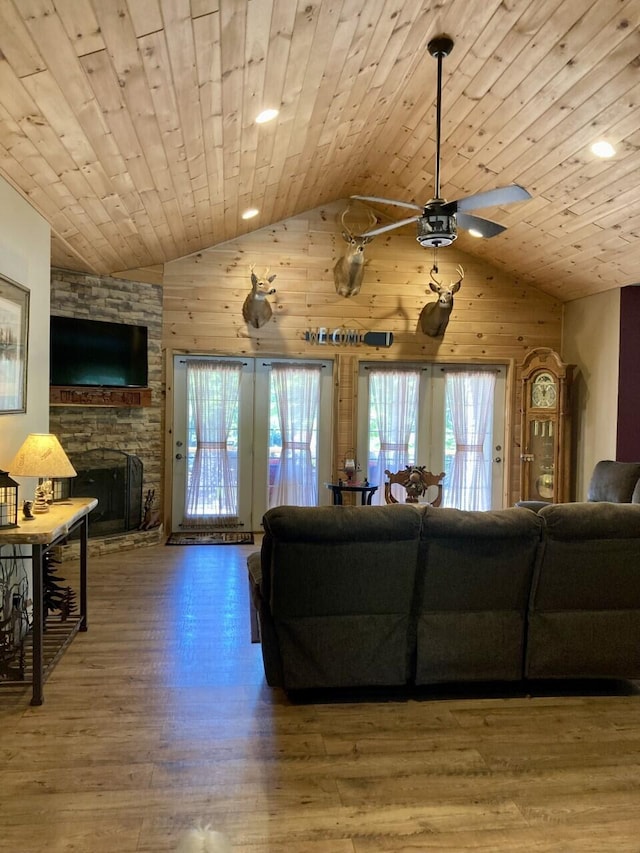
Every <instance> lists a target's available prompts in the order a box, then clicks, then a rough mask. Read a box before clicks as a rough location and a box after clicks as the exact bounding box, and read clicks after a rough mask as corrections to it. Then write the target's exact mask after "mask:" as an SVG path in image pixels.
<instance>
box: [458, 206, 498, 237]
mask: <svg viewBox="0 0 640 853" xmlns="http://www.w3.org/2000/svg"><path fill="white" fill-rule="evenodd" d="M456 222H457V223H458V226H459V227H460V228H464V229H465V230H466V231H477V232H478V233H479V234H480V236H481V237H495V236H496V235H497V234H502V232H503V231H506V230H507V229H506V227H505V226H504V225H498V223H497V222H492V221H491V220H490V219H483V218H482V217H480V216H473V214H471V213H462V212H458V213H456ZM474 236H475V235H474Z"/></svg>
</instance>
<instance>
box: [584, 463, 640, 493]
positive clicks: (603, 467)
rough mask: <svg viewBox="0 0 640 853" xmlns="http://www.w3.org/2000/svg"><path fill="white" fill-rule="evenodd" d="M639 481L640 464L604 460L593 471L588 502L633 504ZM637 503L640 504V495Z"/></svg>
mask: <svg viewBox="0 0 640 853" xmlns="http://www.w3.org/2000/svg"><path fill="white" fill-rule="evenodd" d="M639 481H640V462H615V461H614V460H613V459H602V460H601V461H600V462H598V463H597V464H596V466H595V468H594V469H593V474H592V475H591V480H590V482H589V490H588V492H587V500H588V501H613V502H614V503H631V502H632V500H633V496H634V490H635V489H636V487H637V486H638V482H639ZM635 502H636V503H638V502H640V494H638V495H637V496H636V501H635Z"/></svg>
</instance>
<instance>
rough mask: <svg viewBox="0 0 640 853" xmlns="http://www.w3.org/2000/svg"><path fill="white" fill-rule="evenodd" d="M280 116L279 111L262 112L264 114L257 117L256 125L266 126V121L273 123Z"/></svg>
mask: <svg viewBox="0 0 640 853" xmlns="http://www.w3.org/2000/svg"><path fill="white" fill-rule="evenodd" d="M277 115H278V110H271V109H269V110H262V112H261V113H260V114H259V115H257V116H256V124H264V123H265V122H266V121H271V119H274V118H275V117H276V116H277Z"/></svg>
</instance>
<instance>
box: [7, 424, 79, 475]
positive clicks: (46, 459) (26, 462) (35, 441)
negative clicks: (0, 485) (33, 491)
mask: <svg viewBox="0 0 640 853" xmlns="http://www.w3.org/2000/svg"><path fill="white" fill-rule="evenodd" d="M9 472H10V473H11V474H12V475H13V476H15V477H44V478H47V479H49V478H52V477H75V476H76V469H75V468H74V467H73V465H72V464H71V462H69V459H68V457H67V454H66V453H65V452H64V450H63V449H62V445H61V444H60V442H59V441H58V438H57V436H55V435H52V434H51V433H35V432H32V433H31V434H30V435H28V436H27V437H26V438H25V440H24V442H23V444H22V447H21V448H20V450H18V452H17V453H16V455H15V458H14V460H13V462H12V463H11V465H10V466H9Z"/></svg>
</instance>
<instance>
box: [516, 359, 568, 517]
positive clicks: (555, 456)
mask: <svg viewBox="0 0 640 853" xmlns="http://www.w3.org/2000/svg"><path fill="white" fill-rule="evenodd" d="M573 368H574V365H573V364H564V362H562V361H561V360H560V356H559V355H558V354H557V353H556V352H554V351H553V350H552V349H549V348H548V347H539V348H538V349H533V350H531V351H530V352H528V353H527V355H526V356H525V358H524V361H523V362H522V365H521V368H520V370H521V374H520V379H521V382H522V408H521V413H522V433H521V442H520V448H521V450H520V492H521V500H524V501H551V502H552V503H563V502H566V501H568V500H569V486H570V483H569V466H570V461H571V460H570V453H571V412H570V408H569V392H570V387H571V381H572V379H573Z"/></svg>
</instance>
